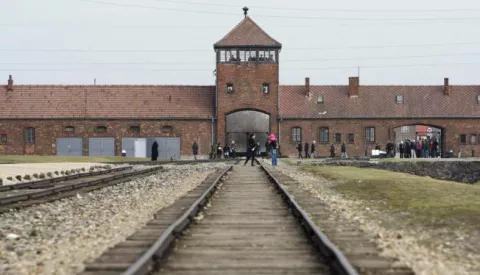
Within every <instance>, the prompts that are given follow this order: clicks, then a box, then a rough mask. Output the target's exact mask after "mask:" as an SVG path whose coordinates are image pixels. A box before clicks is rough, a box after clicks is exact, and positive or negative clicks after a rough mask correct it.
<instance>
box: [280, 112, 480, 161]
mask: <svg viewBox="0 0 480 275" xmlns="http://www.w3.org/2000/svg"><path fill="white" fill-rule="evenodd" d="M414 124H424V125H431V126H435V127H437V128H443V130H444V131H443V135H444V140H445V142H444V144H443V148H442V151H444V152H445V151H446V150H449V149H453V150H454V152H455V154H457V153H458V151H459V150H460V151H461V152H462V156H463V157H470V156H471V155H472V150H474V151H475V156H478V155H480V145H478V141H477V145H473V146H472V145H470V135H472V134H476V135H477V139H478V136H479V135H480V120H479V119H369V120H359V119H351V120H348V119H339V120H332V119H328V120H327V119H326V120H284V121H282V122H281V124H280V129H281V132H280V138H281V139H280V152H281V154H282V155H286V156H297V150H296V145H295V144H293V142H292V135H291V133H292V127H301V128H302V144H304V143H305V142H306V141H307V142H308V143H309V144H311V142H312V141H313V140H315V141H316V148H317V150H316V151H317V155H319V156H329V155H330V152H329V149H330V145H331V144H332V143H334V134H335V133H340V134H342V142H344V141H345V144H346V147H347V153H348V155H349V156H364V154H365V139H364V131H365V127H375V142H372V143H367V149H368V153H369V154H370V153H371V150H372V149H373V148H374V147H375V143H376V142H378V143H379V145H380V146H381V147H382V149H384V148H385V145H386V143H387V141H388V140H393V138H394V129H395V128H397V127H400V126H405V125H414ZM321 127H328V128H329V142H328V143H325V144H322V143H320V142H319V139H320V133H319V129H320V128H321ZM349 133H354V135H355V142H354V143H353V144H349V143H348V142H347V135H348V134H349ZM462 134H466V135H467V144H460V135H462ZM335 147H336V149H337V151H336V152H337V155H339V154H340V144H335Z"/></svg>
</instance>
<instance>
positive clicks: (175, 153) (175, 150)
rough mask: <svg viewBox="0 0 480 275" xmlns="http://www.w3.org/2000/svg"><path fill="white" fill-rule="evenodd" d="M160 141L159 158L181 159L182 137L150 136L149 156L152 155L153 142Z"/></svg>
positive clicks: (148, 143)
mask: <svg viewBox="0 0 480 275" xmlns="http://www.w3.org/2000/svg"><path fill="white" fill-rule="evenodd" d="M154 141H156V142H157V143H158V159H170V158H171V157H173V158H175V159H180V138H178V137H174V138H149V139H148V140H147V157H149V158H151V157H152V145H153V142H154Z"/></svg>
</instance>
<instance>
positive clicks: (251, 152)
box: [243, 134, 257, 166]
mask: <svg viewBox="0 0 480 275" xmlns="http://www.w3.org/2000/svg"><path fill="white" fill-rule="evenodd" d="M255 149H257V142H256V141H255V135H254V134H250V137H249V138H248V144H247V152H246V153H247V160H245V163H244V164H243V165H244V166H245V165H247V163H248V161H249V160H250V159H252V166H255V165H254V164H253V162H254V161H255Z"/></svg>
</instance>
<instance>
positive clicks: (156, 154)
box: [152, 141, 158, 161]
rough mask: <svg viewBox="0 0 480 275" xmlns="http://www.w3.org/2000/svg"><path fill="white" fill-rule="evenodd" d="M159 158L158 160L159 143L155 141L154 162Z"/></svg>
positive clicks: (153, 148) (153, 149)
mask: <svg viewBox="0 0 480 275" xmlns="http://www.w3.org/2000/svg"><path fill="white" fill-rule="evenodd" d="M157 158H158V143H157V142H156V141H154V142H153V145H152V161H157Z"/></svg>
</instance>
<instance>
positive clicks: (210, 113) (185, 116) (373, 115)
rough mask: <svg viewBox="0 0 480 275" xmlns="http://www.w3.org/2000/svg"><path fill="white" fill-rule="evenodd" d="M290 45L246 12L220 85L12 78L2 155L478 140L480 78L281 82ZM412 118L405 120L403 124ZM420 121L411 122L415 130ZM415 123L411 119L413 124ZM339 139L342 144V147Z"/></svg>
mask: <svg viewBox="0 0 480 275" xmlns="http://www.w3.org/2000/svg"><path fill="white" fill-rule="evenodd" d="M281 48H282V45H281V44H280V43H279V42H278V41H276V40H275V39H273V38H272V37H270V36H269V35H268V34H267V33H266V32H265V31H264V30H262V28H260V27H259V26H258V25H257V24H256V23H255V22H254V21H253V20H252V19H251V18H250V17H249V16H245V19H243V20H242V21H241V22H240V23H239V24H238V25H237V26H235V27H234V28H233V30H232V31H230V32H229V33H228V34H227V35H226V36H225V37H223V38H222V39H221V40H220V41H218V42H217V43H215V44H214V53H215V54H216V62H217V63H216V85H214V86H124V85H121V86H120V85H112V86H100V85H76V86H70V85H69V86H52V85H15V84H14V81H13V79H12V77H11V76H10V78H9V79H8V83H7V85H6V86H3V87H2V89H1V90H0V154H3V155H24V154H26V155H72V156H81V155H85V156H87V155H91V156H114V155H116V156H118V155H121V152H122V150H126V151H127V154H128V155H129V156H143V157H145V156H148V155H149V150H148V148H150V146H151V144H152V143H153V141H154V140H157V142H158V143H159V145H160V147H159V151H160V157H162V158H170V157H174V158H179V157H182V158H189V157H191V155H192V150H191V148H192V144H193V142H194V141H196V142H197V143H198V144H199V151H200V152H199V154H200V155H204V156H208V154H209V153H210V151H211V146H212V144H217V143H221V144H222V145H223V144H225V143H227V142H228V143H230V142H231V141H232V140H234V141H235V142H236V143H237V145H238V149H237V150H243V149H244V148H245V144H246V136H247V133H256V135H257V138H258V139H259V141H260V143H261V144H263V143H264V141H265V138H266V137H267V133H269V132H271V131H273V132H275V133H276V134H277V135H279V144H280V153H281V155H284V156H285V155H296V154H297V153H296V144H297V143H299V142H302V143H304V142H309V143H311V142H312V141H313V140H315V141H316V143H317V144H316V147H317V155H324V156H326V155H328V154H329V152H328V151H329V148H330V145H331V144H340V143H343V142H345V143H346V145H347V148H348V153H349V155H350V156H363V155H365V153H367V154H369V152H370V150H371V149H373V147H374V146H375V144H376V143H379V144H381V145H384V144H386V143H387V141H388V140H395V135H396V133H397V130H398V129H400V128H401V127H402V126H403V127H406V126H409V125H427V126H430V127H433V128H436V129H440V131H441V136H440V144H441V151H442V154H443V155H444V154H445V152H446V151H447V150H454V152H458V151H461V152H462V153H463V155H468V156H470V155H471V154H472V155H474V154H475V152H477V151H478V149H480V147H479V145H478V144H477V135H478V134H480V86H453V85H450V84H449V80H448V79H447V78H445V79H444V83H443V85H438V86H363V85H361V83H360V79H359V77H350V78H349V79H348V80H347V79H346V83H348V84H347V85H344V86H329V85H326V86H314V85H310V80H309V78H305V83H304V84H302V85H297V86H282V85H280V81H279V66H280V60H281ZM407 128H409V127H406V129H407ZM410 128H411V127H410ZM413 128H414V127H413ZM337 147H338V146H337Z"/></svg>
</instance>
